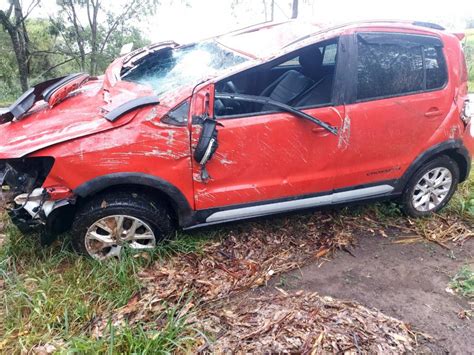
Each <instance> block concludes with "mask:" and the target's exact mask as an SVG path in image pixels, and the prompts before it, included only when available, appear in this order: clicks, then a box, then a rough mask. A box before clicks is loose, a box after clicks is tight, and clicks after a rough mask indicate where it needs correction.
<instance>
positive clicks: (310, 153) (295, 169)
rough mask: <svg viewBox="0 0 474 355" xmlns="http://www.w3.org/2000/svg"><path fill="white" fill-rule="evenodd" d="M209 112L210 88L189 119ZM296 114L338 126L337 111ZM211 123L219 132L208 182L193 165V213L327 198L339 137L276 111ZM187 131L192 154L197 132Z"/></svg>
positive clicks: (326, 107)
mask: <svg viewBox="0 0 474 355" xmlns="http://www.w3.org/2000/svg"><path fill="white" fill-rule="evenodd" d="M333 96H334V95H333ZM213 107H214V85H210V86H207V87H205V88H203V89H201V90H200V91H199V92H198V93H196V94H195V95H194V97H193V100H192V108H191V114H192V115H193V116H195V117H196V116H199V115H202V114H203V113H204V112H205V111H206V109H207V110H209V111H212V110H213ZM300 109H301V111H303V112H304V113H307V114H308V115H310V116H312V117H316V118H317V119H319V120H321V121H323V122H326V123H328V124H329V125H331V126H334V127H337V128H339V127H341V126H342V121H343V117H344V106H343V105H335V104H333V103H327V104H323V105H318V106H317V107H304V108H300ZM209 114H210V115H211V116H212V115H213V112H209ZM217 120H218V122H219V123H220V124H222V126H220V127H218V144H219V146H218V149H217V151H216V153H215V155H214V156H213V158H212V159H211V160H210V161H209V162H208V164H207V165H206V171H207V173H208V174H209V176H210V178H209V179H203V178H202V167H201V166H200V165H199V164H198V163H196V162H195V161H194V162H193V175H194V191H195V207H196V209H197V210H206V209H222V208H233V207H236V206H242V205H245V206H249V205H250V206H251V205H259V204H268V203H276V202H281V201H288V200H292V201H297V200H299V199H303V198H307V197H309V196H315V195H321V194H322V195H324V194H330V193H331V192H332V189H333V186H334V178H335V172H336V168H337V166H338V164H337V154H338V151H339V150H340V149H339V148H338V144H339V135H337V134H332V133H330V132H329V131H328V130H326V129H325V128H323V127H321V126H319V125H317V124H315V123H314V122H311V121H309V120H306V119H303V118H301V117H297V116H295V115H294V114H292V113H289V112H281V111H273V112H263V113H249V114H241V115H237V116H234V117H218V118H217ZM191 131H192V149H193V150H194V149H195V147H196V144H197V141H198V139H199V135H200V132H201V127H200V125H199V123H198V122H197V120H194V122H193V125H192V127H191ZM321 201H322V200H321ZM300 207H301V206H300V205H299V204H298V202H295V206H294V208H292V207H291V206H288V208H287V209H296V208H300ZM306 207H310V206H306ZM265 213H266V211H265V210H262V211H260V214H265Z"/></svg>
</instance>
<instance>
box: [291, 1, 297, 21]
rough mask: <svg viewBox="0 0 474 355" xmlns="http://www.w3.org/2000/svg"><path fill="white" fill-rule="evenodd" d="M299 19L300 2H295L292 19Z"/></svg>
mask: <svg viewBox="0 0 474 355" xmlns="http://www.w3.org/2000/svg"><path fill="white" fill-rule="evenodd" d="M297 17H298V0H293V7H292V12H291V18H297Z"/></svg>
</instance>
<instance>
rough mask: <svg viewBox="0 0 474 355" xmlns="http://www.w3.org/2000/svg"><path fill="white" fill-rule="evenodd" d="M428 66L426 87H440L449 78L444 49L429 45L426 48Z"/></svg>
mask: <svg viewBox="0 0 474 355" xmlns="http://www.w3.org/2000/svg"><path fill="white" fill-rule="evenodd" d="M424 57H425V68H426V89H428V90H433V89H439V88H442V87H443V86H444V84H445V83H446V82H447V80H448V76H447V70H446V62H445V60H444V55H443V51H442V49H441V48H439V47H434V46H429V47H425V48H424Z"/></svg>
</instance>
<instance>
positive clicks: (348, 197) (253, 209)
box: [184, 185, 395, 230]
mask: <svg viewBox="0 0 474 355" xmlns="http://www.w3.org/2000/svg"><path fill="white" fill-rule="evenodd" d="M394 189H395V188H394V187H393V186H391V185H377V186H371V187H364V188H359V189H354V190H348V191H341V192H335V193H332V194H327V195H323V196H316V197H307V198H302V199H298V200H291V201H283V202H273V203H268V204H263V205H256V206H248V207H238V208H234V209H228V210H225V211H217V212H214V213H212V214H211V215H209V216H208V217H207V218H206V221H205V223H201V224H198V225H194V226H190V227H188V228H184V229H186V230H189V229H194V228H200V227H205V226H210V225H214V224H219V223H225V222H233V221H238V220H242V219H247V218H255V217H262V216H266V215H271V214H278V213H283V212H291V211H296V210H303V209H309V208H314V207H323V206H331V205H339V204H343V203H350V202H355V201H359V200H366V199H371V198H377V197H382V196H387V195H390V194H391V193H392V192H393V191H394Z"/></svg>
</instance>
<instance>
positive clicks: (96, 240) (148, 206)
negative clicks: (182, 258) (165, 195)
mask: <svg viewBox="0 0 474 355" xmlns="http://www.w3.org/2000/svg"><path fill="white" fill-rule="evenodd" d="M175 231H176V228H175V223H174V221H173V219H172V217H171V215H170V213H169V209H168V208H167V204H165V203H163V202H160V201H159V200H156V199H152V198H150V197H148V196H146V195H144V194H143V193H136V192H133V191H130V192H111V193H107V194H101V195H98V196H96V197H94V198H93V199H91V200H90V201H88V202H86V203H85V204H84V205H82V206H81V207H80V209H79V211H78V213H77V214H76V216H75V218H74V221H73V224H72V229H71V233H72V244H73V247H74V249H75V250H76V251H77V252H79V253H81V254H84V255H87V256H90V257H92V258H94V259H98V260H105V259H109V258H112V257H115V258H120V256H121V255H122V252H123V249H124V248H125V247H129V248H130V249H134V251H137V252H141V251H147V250H150V249H154V247H155V246H156V244H157V243H159V242H160V241H163V240H164V239H166V238H168V237H170V236H171V235H172V234H173V233H174V232H175Z"/></svg>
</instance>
